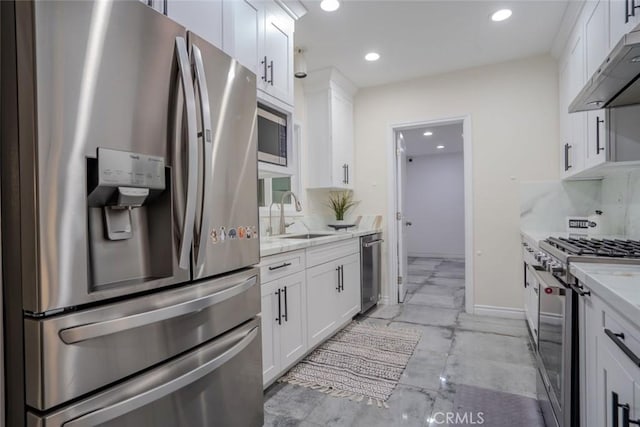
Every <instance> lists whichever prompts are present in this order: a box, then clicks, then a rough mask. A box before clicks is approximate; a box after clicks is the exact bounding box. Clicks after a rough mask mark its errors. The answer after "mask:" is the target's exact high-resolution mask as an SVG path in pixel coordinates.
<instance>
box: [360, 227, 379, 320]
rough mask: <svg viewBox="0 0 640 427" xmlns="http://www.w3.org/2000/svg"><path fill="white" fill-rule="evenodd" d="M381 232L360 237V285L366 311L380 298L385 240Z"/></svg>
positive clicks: (362, 308) (363, 308) (364, 310)
mask: <svg viewBox="0 0 640 427" xmlns="http://www.w3.org/2000/svg"><path fill="white" fill-rule="evenodd" d="M380 237H381V233H376V234H370V235H368V236H362V237H361V238H360V286H361V289H362V307H361V309H360V313H364V312H366V311H367V310H369V309H370V308H371V307H373V306H374V305H376V304H378V300H379V299H380V279H381V274H382V273H381V270H380V260H381V256H382V250H381V247H380V246H381V244H382V242H384V240H382V239H381V238H380Z"/></svg>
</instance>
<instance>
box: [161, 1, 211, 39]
mask: <svg viewBox="0 0 640 427" xmlns="http://www.w3.org/2000/svg"><path fill="white" fill-rule="evenodd" d="M167 16H168V17H169V18H171V19H173V20H174V21H176V22H177V23H179V24H180V25H183V26H185V27H187V29H188V30H189V31H193V32H194V33H196V34H197V35H199V36H200V37H202V38H203V39H205V40H207V41H208V42H210V43H211V44H213V45H214V46H216V47H218V48H220V49H222V0H169V1H168V2H167Z"/></svg>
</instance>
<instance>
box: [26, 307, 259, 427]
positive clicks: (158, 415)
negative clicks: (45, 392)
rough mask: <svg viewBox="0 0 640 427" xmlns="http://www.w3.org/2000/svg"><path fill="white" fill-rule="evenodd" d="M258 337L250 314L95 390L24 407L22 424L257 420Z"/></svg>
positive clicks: (114, 425) (255, 426) (118, 425)
mask: <svg viewBox="0 0 640 427" xmlns="http://www.w3.org/2000/svg"><path fill="white" fill-rule="evenodd" d="M260 340H261V338H260V320H259V319H258V318H255V319H253V320H251V321H249V322H248V323H245V324H243V325H242V326H239V327H238V328H236V329H233V330H232V331H230V332H228V333H227V334H225V335H223V336H221V337H219V338H216V339H214V340H213V341H210V342H208V343H206V344H204V345H202V346H200V347H198V348H196V349H195V350H193V351H191V352H189V353H186V354H184V355H181V356H180V357H178V358H176V359H173V360H171V361H169V362H167V363H165V364H163V365H160V366H157V367H155V368H153V369H151V370H149V371H146V372H144V373H142V374H140V375H137V376H135V377H133V378H131V379H128V380H127V381H125V382H123V383H120V384H118V385H116V386H114V387H111V388H108V389H106V390H103V391H101V392H100V393H98V394H96V395H93V396H91V397H88V398H86V399H83V400H80V401H77V402H75V403H72V404H70V405H68V406H65V407H62V408H60V409H57V410H56V411H54V412H52V413H49V414H46V415H41V414H40V413H36V412H28V413H27V426H29V427H61V426H65V427H94V426H101V427H122V426H154V427H175V426H208V427H215V426H220V427H223V426H246V427H259V426H262V423H263V407H262V406H263V397H262V373H261V369H262V366H261V360H260V359H261V356H260V352H261V347H260V345H261V344H260Z"/></svg>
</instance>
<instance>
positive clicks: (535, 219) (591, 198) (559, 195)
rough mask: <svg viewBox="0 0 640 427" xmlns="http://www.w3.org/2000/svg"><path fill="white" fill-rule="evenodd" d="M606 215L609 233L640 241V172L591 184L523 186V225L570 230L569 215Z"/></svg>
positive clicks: (605, 227)
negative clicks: (595, 213) (567, 221)
mask: <svg viewBox="0 0 640 427" xmlns="http://www.w3.org/2000/svg"><path fill="white" fill-rule="evenodd" d="M596 209H598V210H601V211H602V212H603V215H602V220H603V229H604V230H606V234H613V235H621V236H626V237H628V238H630V239H640V169H639V170H638V171H634V172H626V173H620V174H614V175H610V176H607V177H606V178H604V179H602V180H589V181H567V182H563V181H537V182H534V181H530V182H522V183H521V186H520V226H521V228H522V229H526V230H531V231H549V232H553V231H566V225H565V218H566V217H567V216H570V215H571V216H574V215H575V216H588V215H591V214H593V213H594V212H595V210H596Z"/></svg>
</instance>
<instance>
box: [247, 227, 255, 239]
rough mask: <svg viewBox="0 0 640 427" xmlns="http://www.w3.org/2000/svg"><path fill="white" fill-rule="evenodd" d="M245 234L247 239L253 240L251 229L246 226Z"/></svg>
mask: <svg viewBox="0 0 640 427" xmlns="http://www.w3.org/2000/svg"><path fill="white" fill-rule="evenodd" d="M245 232H246V233H247V239H253V232H252V231H251V227H249V226H247V227H246V228H245Z"/></svg>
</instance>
